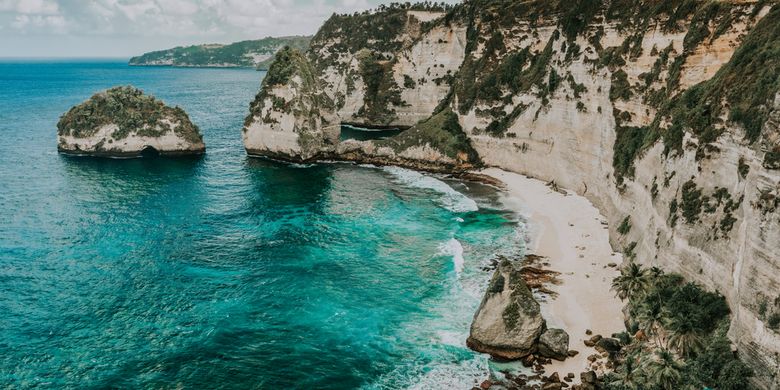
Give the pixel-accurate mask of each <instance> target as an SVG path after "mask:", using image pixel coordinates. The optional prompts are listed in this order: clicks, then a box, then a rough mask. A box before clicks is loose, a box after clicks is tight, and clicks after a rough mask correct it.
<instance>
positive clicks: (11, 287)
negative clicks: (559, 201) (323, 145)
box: [0, 60, 524, 389]
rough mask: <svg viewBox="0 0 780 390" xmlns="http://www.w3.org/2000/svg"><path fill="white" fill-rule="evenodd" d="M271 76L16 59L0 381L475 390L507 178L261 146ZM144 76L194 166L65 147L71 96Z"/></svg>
mask: <svg viewBox="0 0 780 390" xmlns="http://www.w3.org/2000/svg"><path fill="white" fill-rule="evenodd" d="M263 76H264V73H263V72H256V71H253V70H238V69H177V68H163V67H148V68H147V67H129V66H127V65H125V62H124V61H113V60H72V61H62V60H58V61H44V60H36V61H31V60H3V61H0V388H14V389H16V388H20V389H25V388H86V389H90V388H159V389H173V388H176V389H180V388H189V389H210V388H258V389H259V388H274V389H277V388H301V389H353V388H366V389H403V388H425V389H429V388H470V387H471V386H473V385H474V384H477V383H479V381H481V380H483V379H485V378H486V376H487V375H488V372H489V370H490V364H491V363H489V362H488V359H487V358H486V357H485V356H483V355H479V354H475V353H473V352H471V351H470V350H468V349H467V348H466V347H465V339H466V337H467V335H468V328H469V325H470V322H471V319H472V316H473V314H474V311H475V310H476V308H477V306H478V305H479V302H480V300H481V297H482V291H483V290H484V288H485V285H486V282H487V280H488V279H489V278H490V275H491V272H490V271H487V270H485V269H483V268H484V267H485V266H486V265H488V264H489V263H490V261H491V260H492V259H493V258H494V256H495V255H496V254H499V253H504V254H519V253H522V251H523V248H524V240H523V225H522V221H521V220H520V219H519V217H518V216H517V215H515V214H513V213H512V212H510V211H508V210H506V209H505V208H504V207H503V206H502V202H501V196H500V194H498V193H497V192H496V191H495V190H493V189H491V188H488V187H485V186H482V185H479V184H474V183H463V182H458V181H453V180H446V179H443V178H439V177H434V176H430V175H423V174H420V173H417V172H413V171H409V170H405V169H400V168H379V167H372V166H357V165H348V164H326V165H311V166H301V165H285V164H281V163H275V162H271V161H265V160H259V159H253V158H248V157H247V156H246V154H245V152H244V149H243V146H242V144H241V125H242V123H243V120H244V117H245V116H246V114H247V112H248V107H249V103H250V101H251V100H252V98H253V97H254V95H255V94H256V93H257V91H258V89H259V86H260V82H261V80H262V77H263ZM126 84H132V85H134V86H137V87H139V88H141V89H143V90H144V91H145V92H147V93H149V94H152V95H154V96H156V97H158V98H160V99H162V100H164V101H165V102H166V103H168V104H171V105H179V106H181V107H182V108H184V109H185V110H186V111H187V112H188V113H189V115H190V117H191V119H192V120H193V122H194V123H196V124H197V125H198V126H199V127H200V128H201V131H202V133H203V136H204V139H205V142H206V145H207V154H206V155H205V156H204V157H202V158H197V159H128V160H112V159H95V158H85V157H81V158H79V157H67V156H63V155H59V154H58V153H57V152H56V142H57V141H56V123H57V121H58V119H59V116H60V115H62V114H63V113H64V112H66V111H67V110H68V109H69V108H70V107H71V106H72V105H74V104H78V103H80V102H82V101H84V100H86V99H87V98H89V97H90V96H91V95H92V94H94V93H95V92H97V91H99V90H102V89H106V88H109V87H111V86H115V85H126Z"/></svg>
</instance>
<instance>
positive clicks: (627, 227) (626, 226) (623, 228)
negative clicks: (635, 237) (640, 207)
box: [617, 215, 631, 235]
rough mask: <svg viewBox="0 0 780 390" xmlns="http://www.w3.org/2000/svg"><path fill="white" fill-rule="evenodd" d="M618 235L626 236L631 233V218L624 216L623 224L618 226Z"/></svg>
mask: <svg viewBox="0 0 780 390" xmlns="http://www.w3.org/2000/svg"><path fill="white" fill-rule="evenodd" d="M617 231H618V233H620V234H622V235H626V234H628V232H630V231H631V216H630V215H626V217H625V218H623V222H621V223H620V226H618V228H617Z"/></svg>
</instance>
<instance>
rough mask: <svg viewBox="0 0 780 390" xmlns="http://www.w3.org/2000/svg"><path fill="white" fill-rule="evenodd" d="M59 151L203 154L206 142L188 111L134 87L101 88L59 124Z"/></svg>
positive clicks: (124, 154) (116, 154)
mask: <svg viewBox="0 0 780 390" xmlns="http://www.w3.org/2000/svg"><path fill="white" fill-rule="evenodd" d="M57 135H58V144H57V149H58V150H59V151H60V152H62V153H67V154H76V155H90V156H103V157H139V156H144V155H147V154H149V155H163V156H183V155H198V154H203V153H204V152H205V150H206V145H205V144H204V143H203V137H202V136H201V135H200V131H199V130H198V127H197V126H195V125H194V124H193V123H192V122H191V121H190V118H189V117H188V116H187V113H185V112H184V110H182V109H181V108H179V107H169V106H166V105H165V104H164V103H163V102H161V101H159V100H157V99H155V98H154V97H151V96H147V95H144V93H143V92H142V91H141V90H139V89H136V88H133V87H129V86H128V87H115V88H111V89H109V90H106V91H103V92H99V93H97V94H95V95H94V96H92V97H91V98H90V99H89V100H87V101H86V102H84V103H82V104H79V105H77V106H75V107H73V108H71V109H70V110H69V111H68V112H67V113H65V115H63V116H62V118H60V121H59V123H57Z"/></svg>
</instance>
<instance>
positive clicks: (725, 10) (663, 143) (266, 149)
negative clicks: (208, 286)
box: [243, 0, 780, 389]
mask: <svg viewBox="0 0 780 390" xmlns="http://www.w3.org/2000/svg"><path fill="white" fill-rule="evenodd" d="M779 76H780V5H777V4H776V3H775V2H766V1H721V2H710V1H684V2H655V1H605V2H600V1H577V2H564V1H527V2H516V1H501V0H472V1H466V2H464V3H462V4H458V5H455V6H438V5H413V6H409V5H391V6H387V7H380V8H379V9H378V10H377V11H375V12H364V13H359V14H353V15H334V16H333V17H331V18H330V19H329V20H328V21H327V22H325V24H324V25H323V26H322V27H321V28H320V30H319V31H318V33H317V34H316V35H315V36H314V38H313V39H312V41H311V45H310V48H309V49H308V50H307V51H306V52H300V51H298V50H296V49H284V50H283V51H282V52H280V55H279V56H278V57H277V60H276V61H275V62H274V63H273V64H272V65H271V66H270V69H269V72H268V75H267V76H266V79H265V80H264V82H263V85H262V88H261V90H260V92H259V93H258V95H257V97H256V99H255V101H254V102H252V104H251V108H250V115H249V116H248V117H247V118H246V122H245V126H244V129H243V138H244V145H245V147H246V149H247V152H248V153H249V154H250V155H254V156H265V157H271V158H276V159H283V160H289V161H296V162H309V161H322V160H347V161H359V162H370V163H376V164H393V165H401V166H406V167H411V168H416V169H425V170H431V171H439V172H463V171H467V170H472V169H474V168H480V167H497V168H501V169H503V170H506V171H512V172H516V173H520V174H524V175H528V176H531V177H535V178H538V179H540V180H542V181H545V182H550V183H551V184H554V187H555V188H557V187H559V186H560V187H561V188H567V189H570V190H572V191H574V192H576V193H577V194H579V195H582V196H584V197H586V198H587V199H588V200H589V201H590V202H592V203H593V205H595V206H596V207H597V208H598V209H599V210H600V211H601V213H602V214H603V215H604V216H605V217H606V219H607V221H605V226H609V228H608V229H609V237H610V242H611V244H612V247H613V248H614V249H615V250H616V251H619V252H622V253H623V255H624V263H623V264H622V265H620V268H621V270H622V276H621V278H623V279H616V286H614V287H615V289H616V290H618V291H623V293H622V294H621V298H625V299H628V300H629V303H628V306H627V308H628V309H627V310H626V312H627V313H626V315H627V317H626V323H627V325H629V329H627V330H628V333H626V336H624V340H622V341H621V340H620V337H619V335H616V338H608V341H605V342H602V343H601V349H602V350H604V352H603V353H604V354H606V355H609V356H613V354H614V353H615V352H616V351H615V349H616V348H615V347H616V346H617V345H621V344H623V345H629V344H630V345H635V344H634V343H640V342H641V341H642V340H644V339H646V337H647V333H653V332H655V333H656V336H651V337H656V338H659V339H663V337H662V336H659V335H663V334H665V333H664V332H662V331H661V330H659V329H663V328H664V327H663V326H660V325H659V326H651V327H649V328H647V329H644V330H643V331H642V333H639V330H641V329H637V328H636V327H633V328H632V327H631V326H630V324H631V323H632V322H634V321H633V320H632V318H633V317H634V316H635V315H636V314H637V312H636V310H634V309H635V308H636V307H638V306H640V303H641V302H645V301H647V300H648V299H649V298H648V297H662V298H663V297H665V298H664V299H668V300H670V301H674V299H676V298H675V297H679V296H680V295H681V294H689V295H692V296H696V297H697V298H696V299H695V300H694V301H696V302H700V303H701V305H704V306H706V307H707V308H708V309H707V310H709V311H706V312H705V313H699V314H700V315H699V316H696V318H697V319H698V320H700V322H702V323H696V324H691V323H688V324H687V325H685V326H688V328H686V329H689V332H688V333H685V334H686V335H688V336H690V335H691V334H695V335H697V337H699V336H701V337H704V336H706V337H708V338H709V339H712V340H716V341H718V340H719V341H718V342H725V340H726V339H725V338H726V337H728V339H729V340H730V341H731V343H733V345H734V346H735V348H736V350H737V352H738V355H739V357H740V358H741V359H742V360H743V361H744V362H745V363H747V365H748V366H749V367H750V368H751V369H752V374H753V375H752V376H750V375H748V374H744V375H741V377H742V378H744V382H743V383H741V384H740V383H737V385H736V386H737V387H729V388H743V387H738V386H739V385H743V386H747V383H748V382H747V379H746V378H747V377H748V376H750V377H751V379H750V383H751V384H752V385H754V386H757V387H758V388H762V389H774V388H777V386H778V377H780V358H778V356H780V300H778V293H779V292H780V288H779V286H780V213H778V212H777V209H778V206H780V170H778V169H779V168H780V77H779ZM342 124H351V125H357V126H362V127H366V128H388V127H396V128H399V129H405V130H404V131H402V132H401V133H400V134H398V135H395V136H393V137H390V138H386V139H377V140H364V141H358V140H354V139H342V137H340V128H341V125H342ZM551 207H554V206H551ZM653 267H657V268H653ZM557 271H559V272H565V271H566V270H557ZM664 272H666V273H667V274H664ZM632 275H633V276H632ZM674 275H677V276H674ZM677 277H680V279H675V278H677ZM632 278H633V279H632ZM631 280H640V281H641V283H640V284H641V285H643V286H646V285H648V284H651V285H654V286H655V290H652V289H647V288H642V289H635V288H633V287H631V288H628V287H626V286H625V283H624V282H626V281H631ZM618 281H620V283H618ZM686 282H693V283H695V284H690V286H694V287H689V285H688V284H686ZM494 284H496V286H495V287H496V288H498V284H497V283H494ZM629 284H630V283H629ZM697 286H701V288H703V289H704V290H707V291H708V292H705V291H704V290H700V289H699V287H697ZM626 289H628V290H626ZM639 290H641V291H642V292H641V293H639V292H637V291H639ZM502 291H503V290H502ZM715 291H717V292H718V293H720V294H722V295H723V297H725V302H726V303H727V304H728V307H727V309H726V312H724V311H723V308H721V307H720V306H719V304H718V303H717V302H718V298H715V297H713V296H710V295H708V294H711V292H713V293H712V294H715V293H714V292H715ZM488 294H490V289H489V291H488ZM486 299H488V297H486ZM531 306H532V305H529V306H528V307H531ZM704 306H694V307H704ZM658 307H660V306H658ZM678 309H679V307H678ZM702 310H704V309H702ZM728 312H730V314H726V313H728ZM723 318H728V320H726V325H725V327H717V326H716V324H714V323H706V324H704V323H703V322H706V321H716V320H717V321H720V319H723ZM682 320H683V319H679V321H682ZM689 322H690V321H689ZM504 325H506V324H504ZM665 326H666V327H669V326H670V325H668V324H666V325H665ZM683 328H684V326H683ZM716 328H717V329H716ZM530 333H533V336H535V337H536V336H538V332H537V330H533V332H530ZM599 337H600V336H599ZM626 337H627V338H626ZM675 340H677V341H679V339H675ZM600 341H601V339H600V338H597V339H594V340H589V343H591V345H596V344H597V343H599V342H600ZM700 341H701V340H699V342H698V344H696V346H695V348H694V347H691V348H689V347H690V345H691V344H689V343H688V344H686V343H683V344H674V345H676V347H674V348H677V349H676V350H675V351H676V352H675V353H676V354H677V355H672V354H667V353H666V352H664V351H665V350H661V351H660V352H658V353H656V354H655V355H652V354H651V355H652V356H648V357H647V358H646V359H647V360H648V361H649V362H652V364H650V365H651V366H653V367H658V366H659V365H663V364H665V363H664V362H666V363H668V364H670V365H674V364H677V363H675V362H676V360H675V359H677V357H678V356H679V357H686V358H687V357H690V356H695V355H696V354H697V351H698V353H699V354H703V353H704V352H702V351H704V350H705V349H706V350H709V349H707V348H705V347H703V346H702V344H701V343H700ZM713 342H714V341H713ZM713 345H715V344H713ZM718 345H721V344H718ZM526 346H527V345H526V344H522V345H521V346H520V348H519V349H523V348H525V347H526ZM713 348H715V347H713ZM483 350H486V348H483ZM525 352H527V351H524V352H522V353H518V355H522V354H523V353H525ZM667 352H668V351H667ZM621 359H622V360H621ZM609 364H610V365H613V363H612V362H610V363H609ZM616 364H619V365H620V367H621V368H619V369H618V370H617V373H618V375H622V374H626V372H628V371H627V370H628V369H629V368H630V367H633V366H632V364H633V363H629V358H628V357H625V356H624V357H623V358H618V359H617V360H616ZM735 365H736V363H735ZM691 366H694V364H691ZM729 367H731V368H730V370H731V371H730V372H741V371H739V370H740V369H741V368H738V367H737V368H735V367H736V366H729ZM724 370H725V369H724ZM724 372H725V371H724ZM621 373H622V374H621ZM712 375H715V374H712ZM724 375H725V374H724ZM737 377H740V376H739V375H737ZM591 379H592V378H591V377H590V375H587V380H585V378H583V383H588V384H590V383H592V381H591ZM707 384H708V385H710V386H718V384H717V383H707ZM662 388H670V387H665V386H662ZM671 388H673V387H671Z"/></svg>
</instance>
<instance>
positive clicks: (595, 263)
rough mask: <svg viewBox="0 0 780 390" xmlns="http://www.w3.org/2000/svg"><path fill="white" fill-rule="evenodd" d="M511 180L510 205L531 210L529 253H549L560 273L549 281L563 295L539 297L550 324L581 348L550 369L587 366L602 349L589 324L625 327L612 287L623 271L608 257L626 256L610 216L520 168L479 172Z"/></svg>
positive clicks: (601, 330) (611, 329)
mask: <svg viewBox="0 0 780 390" xmlns="http://www.w3.org/2000/svg"><path fill="white" fill-rule="evenodd" d="M479 173H481V174H484V175H487V176H491V177H493V178H496V179H498V180H500V181H502V182H503V183H504V184H505V185H506V189H507V199H506V203H507V205H508V206H509V207H513V208H515V209H516V210H517V211H518V212H520V213H521V214H522V215H524V216H526V218H527V219H528V223H529V230H530V238H531V243H530V245H529V248H528V253H529V254H536V255H540V256H545V257H547V261H548V262H549V263H550V266H549V269H551V270H553V271H558V272H560V273H561V275H560V280H561V282H562V283H561V284H560V285H553V286H550V289H551V290H553V291H555V292H557V293H558V297H556V298H551V299H548V300H547V301H546V302H545V301H543V302H540V303H541V305H542V312H543V314H544V317H545V319H546V320H547V326H548V327H549V328H562V329H564V330H565V331H566V332H567V333H568V334H569V349H570V350H572V349H573V350H576V351H579V354H578V355H577V356H576V357H573V358H568V359H566V361H564V362H558V361H553V363H552V364H550V365H548V366H546V367H545V375H549V374H552V373H553V372H556V371H557V372H558V373H559V374H560V375H561V378H562V377H563V376H565V375H566V374H567V373H570V372H571V373H574V375H575V382H576V383H578V382H579V373H580V372H582V371H584V370H586V369H587V368H588V365H589V362H588V360H587V357H588V356H590V355H592V354H594V353H597V352H596V351H595V350H594V349H592V348H588V347H586V346H585V345H584V344H583V341H584V340H585V339H587V338H590V337H591V336H586V334H585V330H586V329H591V330H592V331H593V334H594V335H596V334H600V335H603V336H605V337H609V336H610V335H611V334H612V333H616V332H621V331H623V330H624V329H625V328H624V325H623V313H622V312H621V308H622V307H623V303H621V302H620V300H619V299H618V298H616V297H615V294H614V292H613V291H610V286H611V283H612V279H613V278H615V277H616V276H617V275H618V274H619V271H618V270H617V268H611V267H608V266H607V264H608V263H617V264H618V265H620V264H621V262H622V255H621V254H617V253H613V251H612V247H611V246H610V244H609V233H608V231H607V229H606V226H605V225H603V224H602V221H605V218H604V217H603V216H602V215H601V214H600V213H599V211H598V210H597V209H596V207H594V206H593V205H592V204H591V203H590V202H589V201H588V200H587V199H585V198H584V197H581V196H578V195H575V194H573V193H569V194H568V195H563V194H561V193H558V192H555V191H553V190H551V189H550V188H549V187H548V186H547V185H546V184H545V183H544V182H541V181H539V180H536V179H531V178H528V177H525V176H522V175H519V174H516V173H511V172H506V171H503V170H500V169H495V168H490V169H486V170H484V171H481V172H479Z"/></svg>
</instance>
